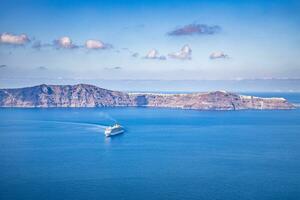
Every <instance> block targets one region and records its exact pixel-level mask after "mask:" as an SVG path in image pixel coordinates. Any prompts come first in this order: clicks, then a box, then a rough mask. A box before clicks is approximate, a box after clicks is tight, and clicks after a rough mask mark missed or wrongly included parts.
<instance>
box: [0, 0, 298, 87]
mask: <svg viewBox="0 0 300 200" xmlns="http://www.w3.org/2000/svg"><path fill="white" fill-rule="evenodd" d="M0 5H1V6H0V34H1V35H0V81H1V82H2V83H0V87H1V86H10V85H12V86H13V85H14V84H13V83H14V82H18V83H20V84H21V83H23V82H24V81H26V84H29V85H30V84H36V83H39V82H40V83H43V82H47V81H49V80H51V82H55V83H57V84H60V83H63V82H64V80H73V82H76V80H78V81H79V80H80V82H83V81H85V80H86V81H87V82H88V81H89V80H95V79H98V80H243V79H299V78H300V59H299V55H300V34H299V32H300V1H298V0H294V1H293V0H286V1H285V0H281V1H278V0H277V1H276V0H272V1H271V0H264V1H260V0H259V1H258V0H252V1H246V0H244V1H241V0H240V1H237V0H231V1H226V0H225V1H224V0H223V1H217V0H210V1H201V0H197V1H195V0H189V1H182V0H181V1H178V0H160V1H155V0H116V1H113V0H110V1H109V0H107V1H101V0H99V1H91V0H85V1H83V0H82V1H78V0H72V1H64V0H49V1H48V0H40V1H30V0H28V1H27V0H0ZM74 80H75V81H74ZM6 83H7V84H6ZM8 83H9V84H8ZM20 84H19V85H20Z"/></svg>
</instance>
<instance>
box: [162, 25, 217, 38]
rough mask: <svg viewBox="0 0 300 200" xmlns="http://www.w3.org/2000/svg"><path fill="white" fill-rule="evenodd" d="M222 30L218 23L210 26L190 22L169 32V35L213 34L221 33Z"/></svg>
mask: <svg viewBox="0 0 300 200" xmlns="http://www.w3.org/2000/svg"><path fill="white" fill-rule="evenodd" d="M220 31H221V27H220V26H218V25H213V26H209V25H206V24H189V25H185V26H183V27H179V28H176V29H174V30H173V31H170V32H168V35H169V36H184V35H212V34H216V33H219V32H220Z"/></svg>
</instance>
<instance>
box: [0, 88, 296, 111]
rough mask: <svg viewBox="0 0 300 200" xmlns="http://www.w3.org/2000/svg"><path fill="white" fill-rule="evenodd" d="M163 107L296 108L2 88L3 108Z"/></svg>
mask: <svg viewBox="0 0 300 200" xmlns="http://www.w3.org/2000/svg"><path fill="white" fill-rule="evenodd" d="M116 106H123V107H125V106H136V107H137V106H139V107H162V108H182V109H196V110H243V109H293V108H295V106H294V105H293V104H291V103H289V102H288V101H287V100H286V99H284V98H261V97H254V96H246V95H238V94H235V93H230V92H225V91H215V92H205V93H187V94H162V93H128V92H120V91H112V90H107V89H103V88H99V87H96V86H93V85H87V84H77V85H45V84H43V85H38V86H34V87H26V88H16V89H0V107H22V108H23V107H24V108H27V107H28V108H30V107H44V108H47V107H116Z"/></svg>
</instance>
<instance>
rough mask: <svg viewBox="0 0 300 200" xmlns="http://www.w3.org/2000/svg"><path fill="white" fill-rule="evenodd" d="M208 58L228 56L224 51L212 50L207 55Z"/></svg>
mask: <svg viewBox="0 0 300 200" xmlns="http://www.w3.org/2000/svg"><path fill="white" fill-rule="evenodd" d="M209 58H210V59H218V58H228V55H226V54H225V53H224V52H222V51H216V52H212V53H211V54H210V56H209Z"/></svg>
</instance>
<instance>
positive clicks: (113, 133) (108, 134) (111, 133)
mask: <svg viewBox="0 0 300 200" xmlns="http://www.w3.org/2000/svg"><path fill="white" fill-rule="evenodd" d="M122 133H124V130H119V131H116V132H105V136H106V137H111V136H114V135H118V134H122Z"/></svg>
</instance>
